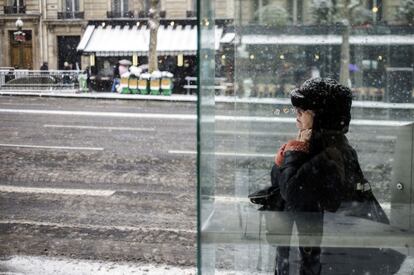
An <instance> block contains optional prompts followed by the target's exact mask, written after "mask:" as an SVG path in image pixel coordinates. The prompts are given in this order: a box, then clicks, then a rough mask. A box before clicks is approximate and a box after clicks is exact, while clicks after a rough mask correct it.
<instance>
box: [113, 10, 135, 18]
mask: <svg viewBox="0 0 414 275" xmlns="http://www.w3.org/2000/svg"><path fill="white" fill-rule="evenodd" d="M106 17H107V18H134V12H133V11H125V12H120V11H107V12H106Z"/></svg>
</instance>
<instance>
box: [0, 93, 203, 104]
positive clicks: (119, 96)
mask: <svg viewBox="0 0 414 275" xmlns="http://www.w3.org/2000/svg"><path fill="white" fill-rule="evenodd" d="M0 95H4V96H6V95H7V96H40V97H65V98H92V99H123V100H157V101H182V102H196V101H197V95H182V94H173V95H170V96H165V95H139V94H118V93H110V92H91V93H75V92H73V91H70V92H68V91H65V92H62V91H30V92H27V91H21V92H20V91H4V90H0Z"/></svg>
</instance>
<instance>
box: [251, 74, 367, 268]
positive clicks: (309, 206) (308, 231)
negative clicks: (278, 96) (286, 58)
mask: <svg viewBox="0 0 414 275" xmlns="http://www.w3.org/2000/svg"><path fill="white" fill-rule="evenodd" d="M291 101H292V105H293V106H294V107H295V109H296V126H297V128H298V135H297V138H296V139H295V140H290V141H288V142H287V143H286V144H284V145H282V146H281V148H280V149H279V150H278V152H277V154H276V157H275V165H274V166H273V168H272V171H271V182H272V186H271V187H270V188H268V189H265V190H261V191H259V192H256V193H255V194H252V195H251V196H249V197H250V198H251V200H252V202H254V203H259V204H262V205H263V208H262V209H264V210H278V211H284V212H287V214H289V222H287V224H288V226H290V228H292V226H293V223H296V227H297V230H298V233H299V234H298V237H299V245H300V247H299V252H300V274H301V275H302V274H303V275H305V274H306V275H308V274H312V275H314V274H321V270H322V266H321V263H320V254H321V249H320V247H319V246H320V243H321V239H322V233H323V213H324V211H333V212H334V211H336V210H337V209H338V208H339V206H340V205H341V203H342V202H346V201H351V198H352V197H353V193H354V192H356V186H357V183H364V182H365V180H364V178H363V175H362V172H361V169H360V166H359V163H358V159H357V154H356V152H355V150H354V149H353V148H352V147H351V146H350V145H349V143H348V140H347V138H346V137H345V133H347V132H348V128H349V123H350V120H351V104H352V93H351V91H350V89H349V88H347V87H345V86H343V85H341V84H339V83H338V82H337V81H335V80H333V79H329V78H312V79H309V80H307V81H305V82H304V83H303V84H302V85H301V86H300V87H299V88H297V89H295V90H293V91H292V92H291ZM358 186H359V185H358ZM306 236H307V237H306ZM309 236H311V237H310V238H309ZM289 254H290V247H289V246H279V247H278V248H277V254H276V266H275V274H278V275H279V274H289Z"/></svg>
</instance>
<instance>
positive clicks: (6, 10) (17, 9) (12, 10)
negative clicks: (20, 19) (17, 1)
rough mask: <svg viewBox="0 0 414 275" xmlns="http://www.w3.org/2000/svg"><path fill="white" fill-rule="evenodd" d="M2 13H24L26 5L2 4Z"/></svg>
mask: <svg viewBox="0 0 414 275" xmlns="http://www.w3.org/2000/svg"><path fill="white" fill-rule="evenodd" d="M3 10H4V14H21V13H26V6H4V7H3Z"/></svg>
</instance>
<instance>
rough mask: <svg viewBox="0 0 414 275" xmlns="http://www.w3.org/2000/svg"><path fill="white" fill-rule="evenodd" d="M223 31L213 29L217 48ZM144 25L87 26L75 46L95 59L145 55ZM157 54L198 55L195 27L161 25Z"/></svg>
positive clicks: (146, 36) (145, 27)
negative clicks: (99, 57) (94, 56)
mask: <svg viewBox="0 0 414 275" xmlns="http://www.w3.org/2000/svg"><path fill="white" fill-rule="evenodd" d="M222 33H223V29H222V28H219V27H217V26H216V28H215V38H216V39H215V40H216V44H215V47H216V49H218V48H219V46H220V38H221V36H222ZM149 38H150V29H149V28H148V27H147V26H140V27H139V26H136V25H134V26H124V27H121V26H107V27H102V26H99V27H95V26H92V25H90V26H88V27H87V28H86V31H85V33H84V35H83V37H82V39H81V41H80V43H79V45H78V47H77V50H78V51H82V52H83V53H84V54H92V53H93V54H95V55H97V56H130V55H133V54H136V55H138V56H142V55H147V54H148V49H149V41H150V39H149ZM157 52H158V54H159V55H178V54H184V55H195V54H196V53H197V26H190V25H186V26H182V25H177V26H174V27H173V26H171V25H169V26H160V27H159V29H158V36H157Z"/></svg>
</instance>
